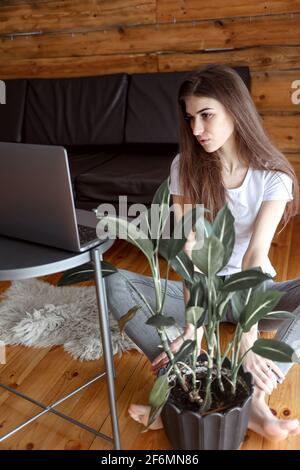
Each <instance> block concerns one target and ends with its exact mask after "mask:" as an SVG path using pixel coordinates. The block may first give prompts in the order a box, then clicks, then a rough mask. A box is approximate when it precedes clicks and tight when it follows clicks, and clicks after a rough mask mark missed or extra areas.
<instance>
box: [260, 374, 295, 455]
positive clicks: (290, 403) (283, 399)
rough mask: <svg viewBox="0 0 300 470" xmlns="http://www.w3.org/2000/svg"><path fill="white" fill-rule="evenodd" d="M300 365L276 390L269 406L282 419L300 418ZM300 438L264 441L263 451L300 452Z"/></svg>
mask: <svg viewBox="0 0 300 470" xmlns="http://www.w3.org/2000/svg"><path fill="white" fill-rule="evenodd" d="M299 387H300V365H294V366H293V368H292V369H291V370H290V371H289V373H288V375H287V377H286V379H285V381H284V383H283V384H282V385H279V387H278V388H277V389H276V390H274V392H273V393H272V395H271V397H270V399H269V406H270V407H271V408H272V409H273V410H275V412H276V416H277V417H278V418H280V419H294V418H299V409H300V394H299ZM299 448H300V438H299V436H294V437H293V436H291V437H289V438H288V439H286V440H284V441H281V442H276V443H275V442H271V441H267V440H264V445H263V450H299Z"/></svg>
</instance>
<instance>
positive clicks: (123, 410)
mask: <svg viewBox="0 0 300 470" xmlns="http://www.w3.org/2000/svg"><path fill="white" fill-rule="evenodd" d="M153 380H154V378H153V375H152V374H151V372H150V364H149V361H148V360H147V359H146V358H144V360H143V361H141V362H140V364H139V367H138V368H137V369H136V370H135V372H134V374H132V376H131V377H130V379H129V381H128V383H127V384H126V387H125V389H124V391H123V393H122V396H121V397H120V400H119V425H120V433H121V436H122V448H123V449H124V450H128V449H131V450H137V449H145V448H147V449H171V446H170V443H169V441H168V438H167V437H166V434H165V432H164V430H158V431H149V432H147V433H142V431H143V426H142V425H141V424H138V423H136V422H135V421H133V420H132V419H131V418H130V417H129V415H128V411H127V410H128V407H129V405H130V404H131V403H139V404H144V405H146V404H147V403H148V396H149V393H150V390H151V388H152V386H153ZM110 427H111V426H110V420H109V418H107V419H106V421H105V422H104V424H103V426H102V428H101V432H104V433H108V432H109V430H110ZM109 448H110V447H109V445H108V444H107V443H105V442H103V441H100V439H96V440H94V442H93V444H92V446H91V447H90V450H103V449H107V450H109Z"/></svg>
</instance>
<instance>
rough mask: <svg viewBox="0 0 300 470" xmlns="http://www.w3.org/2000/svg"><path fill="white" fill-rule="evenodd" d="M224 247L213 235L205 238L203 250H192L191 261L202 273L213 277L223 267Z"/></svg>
mask: <svg viewBox="0 0 300 470" xmlns="http://www.w3.org/2000/svg"><path fill="white" fill-rule="evenodd" d="M223 257H224V247H223V245H222V243H221V242H220V240H219V239H218V238H217V237H215V236H214V235H212V236H210V237H208V238H205V240H204V245H203V248H201V249H200V250H192V260H193V262H194V263H195V265H196V266H197V268H199V269H200V271H202V272H203V273H205V274H207V275H208V276H213V275H214V274H216V273H217V272H218V271H220V269H221V268H222V267H223Z"/></svg>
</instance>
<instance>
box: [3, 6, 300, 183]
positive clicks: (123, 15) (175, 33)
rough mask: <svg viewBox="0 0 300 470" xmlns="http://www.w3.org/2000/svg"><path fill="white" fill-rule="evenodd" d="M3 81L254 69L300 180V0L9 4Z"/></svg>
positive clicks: (267, 117) (271, 122)
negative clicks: (298, 90)
mask: <svg viewBox="0 0 300 470" xmlns="http://www.w3.org/2000/svg"><path fill="white" fill-rule="evenodd" d="M0 40H1V43H0V48H1V62H0V79H6V78H15V77H58V76H59V77H61V76H63V77H70V76H84V75H85V76H87V75H98V74H108V73H117V72H122V71H125V72H129V73H133V72H153V73H155V72H157V71H173V70H189V69H193V68H196V67H198V66H199V65H200V64H206V63H211V62H219V63H229V64H231V65H245V64H246V65H249V67H250V70H251V75H252V90H253V91H252V94H253V97H254V100H255V103H256V105H257V107H258V109H259V111H260V113H261V115H262V117H263V119H264V122H265V125H266V128H267V130H268V132H269V134H270V135H271V137H272V138H273V140H274V141H275V143H276V144H277V145H278V146H279V148H280V149H281V150H282V151H283V152H285V154H287V156H288V157H289V158H290V159H291V161H292V162H293V164H294V165H295V168H296V170H297V172H298V174H299V178H300V132H299V127H300V104H299V105H297V104H293V103H292V100H291V94H292V93H293V92H294V91H295V90H294V89H293V88H292V83H293V82H294V81H295V80H300V0H271V1H261V0H256V1H251V0H250V1H249V0H227V1H226V2H225V1H224V0H210V1H207V0H144V1H142V0H64V1H63V0H2V1H1V2H0Z"/></svg>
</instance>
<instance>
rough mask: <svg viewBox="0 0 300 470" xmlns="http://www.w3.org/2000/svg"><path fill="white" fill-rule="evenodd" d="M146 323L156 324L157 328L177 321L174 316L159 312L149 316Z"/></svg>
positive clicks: (171, 324)
mask: <svg viewBox="0 0 300 470" xmlns="http://www.w3.org/2000/svg"><path fill="white" fill-rule="evenodd" d="M145 323H146V325H150V326H154V327H155V328H163V327H164V326H173V325H175V323H176V321H175V319H174V318H173V317H166V316H165V315H161V314H160V313H158V314H156V315H153V316H152V317H150V318H148V320H147V321H146V322H145Z"/></svg>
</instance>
